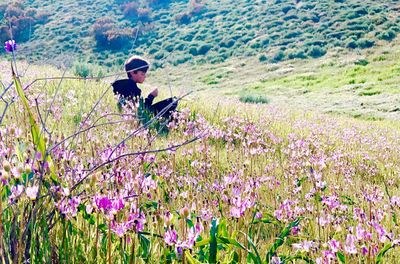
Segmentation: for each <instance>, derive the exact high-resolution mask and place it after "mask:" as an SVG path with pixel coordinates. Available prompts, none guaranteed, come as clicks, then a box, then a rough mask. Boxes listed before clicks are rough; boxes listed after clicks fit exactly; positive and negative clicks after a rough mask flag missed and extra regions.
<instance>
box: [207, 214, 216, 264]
mask: <svg viewBox="0 0 400 264" xmlns="http://www.w3.org/2000/svg"><path fill="white" fill-rule="evenodd" d="M217 221H218V220H217V219H213V220H212V223H211V229H210V255H209V256H208V262H209V263H217V250H218V249H217V246H218V244H217V229H218V224H217Z"/></svg>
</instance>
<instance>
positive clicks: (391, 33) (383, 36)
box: [377, 30, 396, 41]
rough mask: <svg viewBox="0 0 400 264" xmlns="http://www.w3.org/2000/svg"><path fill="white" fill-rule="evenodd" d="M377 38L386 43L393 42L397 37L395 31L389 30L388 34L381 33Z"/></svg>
mask: <svg viewBox="0 0 400 264" xmlns="http://www.w3.org/2000/svg"><path fill="white" fill-rule="evenodd" d="M377 37H378V38H379V39H383V40H386V41H392V40H393V39H394V38H395V37H396V33H395V32H394V31H393V30H388V31H386V32H381V33H379V34H378V36H377Z"/></svg>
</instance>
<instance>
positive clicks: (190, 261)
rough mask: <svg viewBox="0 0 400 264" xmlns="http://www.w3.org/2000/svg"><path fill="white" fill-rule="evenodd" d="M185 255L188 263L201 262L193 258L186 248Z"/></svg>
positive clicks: (195, 263) (197, 263) (199, 263)
mask: <svg viewBox="0 0 400 264" xmlns="http://www.w3.org/2000/svg"><path fill="white" fill-rule="evenodd" d="M185 256H186V259H187V261H188V262H189V263H190V264H201V262H200V261H198V260H197V259H194V258H193V257H192V255H191V254H190V252H189V251H188V250H186V251H185Z"/></svg>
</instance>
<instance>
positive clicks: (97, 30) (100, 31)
mask: <svg viewBox="0 0 400 264" xmlns="http://www.w3.org/2000/svg"><path fill="white" fill-rule="evenodd" d="M114 24H115V21H114V20H113V19H112V18H110V17H103V18H99V19H97V20H96V22H95V23H94V24H93V26H92V31H93V34H94V38H95V40H96V43H97V45H98V46H103V47H104V46H107V31H109V30H111V29H112V28H113V27H114Z"/></svg>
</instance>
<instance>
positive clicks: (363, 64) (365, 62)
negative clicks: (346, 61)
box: [354, 59, 369, 66]
mask: <svg viewBox="0 0 400 264" xmlns="http://www.w3.org/2000/svg"><path fill="white" fill-rule="evenodd" d="M354 64H355V65H361V66H367V65H368V64H369V62H368V61H367V60H366V59H359V60H357V61H356V62H354Z"/></svg>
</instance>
